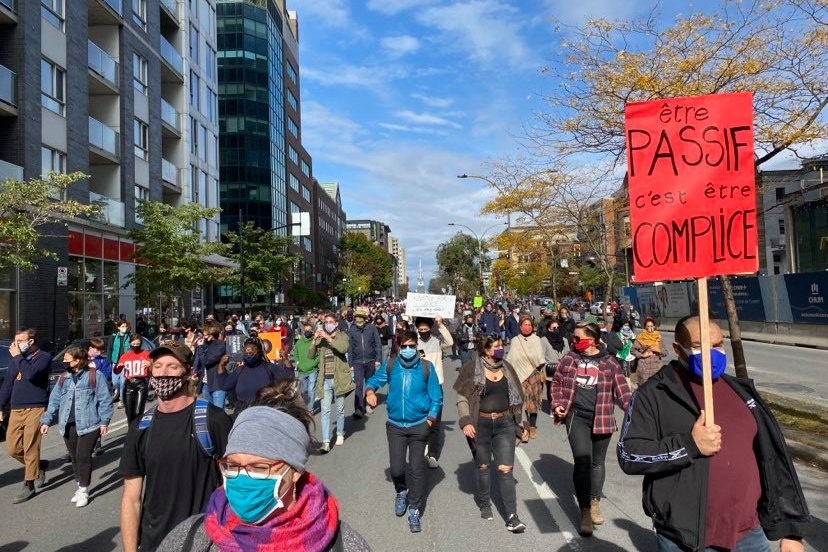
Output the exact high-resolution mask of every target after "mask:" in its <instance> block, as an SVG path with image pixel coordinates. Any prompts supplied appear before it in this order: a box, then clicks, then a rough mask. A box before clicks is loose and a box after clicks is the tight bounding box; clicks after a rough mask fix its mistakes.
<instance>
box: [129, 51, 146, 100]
mask: <svg viewBox="0 0 828 552" xmlns="http://www.w3.org/2000/svg"><path fill="white" fill-rule="evenodd" d="M132 80H133V81H134V83H135V89H136V90H138V91H139V92H141V93H142V94H146V93H147V82H148V81H147V59H146V58H145V57H143V56H141V55H139V54H136V53H135V52H133V53H132Z"/></svg>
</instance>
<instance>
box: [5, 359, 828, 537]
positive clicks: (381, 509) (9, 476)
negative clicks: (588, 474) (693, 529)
mask: <svg viewBox="0 0 828 552" xmlns="http://www.w3.org/2000/svg"><path fill="white" fill-rule="evenodd" d="M792 364H793V365H798V364H801V363H797V362H794V363H792ZM458 365H459V363H458V362H457V361H455V360H451V359H450V358H448V357H447V358H446V370H445V371H446V378H447V384H446V386H445V388H446V409H445V413H444V417H443V420H444V424H445V425H446V445H445V449H444V451H443V457H442V458H441V460H440V467H439V468H438V469H435V470H428V477H429V485H428V488H429V493H428V499H427V505H426V507H425V511H424V515H423V532H422V533H419V534H412V533H410V532H409V530H408V525H407V522H406V518H404V517H403V518H397V517H395V516H394V513H393V498H394V494H393V487H392V485H391V483H390V481H389V479H388V476H387V468H388V452H387V443H386V439H385V427H384V426H385V414H386V412H385V407H384V406H382V405H381V406H380V407H378V408H377V410H376V411H375V412H374V414H372V415H371V416H370V417H369V418H368V419H363V420H361V421H354V420H353V419H352V418H351V417H350V416H349V417H348V418H347V422H346V435H347V438H346V441H345V444H344V445H342V446H338V447H334V450H333V451H332V452H331V453H330V454H327V455H324V456H321V455H318V454H316V453H314V454H313V456H312V458H311V460H310V461H309V464H308V467H309V470H310V471H312V472H314V473H316V474H317V475H318V476H319V477H320V478H321V479H322V480H323V481H324V482H325V483H326V484H327V485H328V486H329V487H330V488H331V489H332V491H333V492H334V494H335V495H336V496H337V497H338V498H339V501H340V506H341V517H342V519H344V520H346V521H347V522H348V523H350V524H351V525H352V526H353V527H354V528H355V529H356V530H357V531H359V532H360V533H361V534H362V535H363V536H364V537H365V538H366V539H367V540H368V542H369V543H370V544H371V546H372V547H373V549H374V550H375V551H379V552H385V551H395V550H406V551H407V552H416V551H452V552H454V551H465V550H472V549H477V548H480V547H481V545H482V546H483V547H484V548H485V549H486V550H510V549H513V550H549V551H552V552H554V551H564V550H567V551H570V550H571V551H580V550H600V551H610V552H611V551H621V550H653V549H654V546H655V539H654V535H653V532H652V529H651V524H650V522H649V519H648V518H646V517H645V516H644V514H643V511H642V509H641V482H640V478H638V477H629V476H626V475H624V474H623V473H622V472H621V471H620V469H619V468H618V465H617V463H616V461H615V456H614V447H613V448H611V449H610V454H609V455H608V461H607V481H606V485H605V487H604V495H605V498H604V499H603V500H602V508H603V511H604V515H605V517H606V518H607V521H606V523H605V524H604V525H602V526H600V527H599V528H598V529H597V531H596V533H595V535H594V536H593V537H592V538H582V537H580V536H578V534H577V530H576V527H577V523H578V509H577V506H576V503H575V499H574V496H573V487H572V483H571V469H572V459H571V458H572V457H571V453H570V451H569V446H568V444H567V443H566V442H565V434H564V430H563V429H562V428H560V427H554V426H553V424H552V422H551V419H550V418H548V417H547V416H546V415H544V414H541V417H540V419H539V424H538V425H539V431H538V438H537V439H536V440H533V441H532V442H530V443H529V444H528V445H523V446H521V447H519V449H518V452H517V459H516V466H515V476H516V478H517V481H518V487H517V493H518V510H519V512H518V513H519V515H520V517H521V519H522V520H523V521H524V522H525V523H526V524H527V526H528V528H527V530H526V532H525V533H524V534H522V535H512V534H510V533H508V532H507V531H506V530H505V528H504V521H503V520H502V519H501V517H500V516H498V515H497V514H496V515H495V520H494V521H484V520H482V519H480V517H479V514H478V511H477V508H476V506H475V505H474V500H473V494H472V493H473V491H474V472H473V466H472V463H471V457H470V454H469V451H468V448H467V446H466V442H465V439H464V438H463V435H462V433H461V432H460V431H459V429H458V428H457V413H456V409H455V408H454V404H455V395H454V393H453V391H452V390H451V383H453V381H454V378H455V376H456V371H455V368H456V367H457V366H458ZM348 402H349V404H348V409H347V411H348V412H349V413H350V412H351V411H352V409H353V405H352V401H348ZM116 412H117V416H116V420H115V422H113V425H112V428H113V432H112V434H111V435H110V436H107V439H106V441H107V442H108V443H110V444H111V445H112V448H111V449H110V450H109V451H108V452H107V453H105V454H104V455H103V456H101V457H98V458H96V459H94V461H95V468H94V475H93V482H92V486H91V495H92V500H91V501H90V503H89V505H88V506H87V507H85V508H82V509H78V508H75V507H74V505H72V504H70V503H69V498H70V497H71V496H72V493H73V492H74V484H73V482H72V476H71V471H70V469H69V468H70V467H69V465H63V466H59V465H56V464H58V463H59V462H60V460H59V459H60V458H62V456H63V455H64V452H65V449H64V445H63V442H62V440H61V439H60V438H59V437H58V436H57V435H56V432H55V431H52V432H50V433H49V435H48V436H47V437H46V439H45V442H44V448H43V455H44V457H45V458H47V459H49V460H51V461H52V463H53V468H52V469H50V471H49V473H48V485H47V487H46V488H45V489H44V490H43V492H41V493H40V494H39V495H37V496H36V497H35V498H34V499H32V500H30V501H28V502H26V503H23V504H19V505H12V504H11V500H12V497H13V496H14V495H15V494H16V493H17V491H18V489H19V485H20V481H21V478H22V469H21V468H20V467H19V465H18V464H17V463H16V462H15V461H14V460H11V459H10V458H8V457H7V456H5V455H4V454H3V458H2V459H0V505H2V506H0V552H17V551H20V550H30V551H36V552H42V551H43V552H46V551H55V550H60V551H79V552H81V551H83V552H86V551H94V552H109V551H111V550H118V549H120V542H119V538H118V510H119V500H120V495H121V492H120V488H121V483H120V478H119V476H118V473H117V465H118V458H119V454H120V444H121V443H122V442H123V437H124V422H123V411H121V410H118V411H116ZM620 417H621V414H620V412H619V414H618V418H619V421H620ZM613 444H614V443H613ZM799 475H800V478H801V480H802V484H803V487H804V489H805V494H806V497H807V498H808V501H809V505H810V507H811V511H812V514H813V515H814V518H815V523H814V530H815V532H814V535H813V536H812V537H811V539H810V540H809V541H808V542H809V547H808V549H809V550H818V551H824V552H828V483H826V481H828V479H826V477H825V474H824V473H821V472H817V471H815V470H813V469H810V468H807V467H804V466H802V467H800V468H799ZM171 498H172V497H171ZM495 503H497V501H495Z"/></svg>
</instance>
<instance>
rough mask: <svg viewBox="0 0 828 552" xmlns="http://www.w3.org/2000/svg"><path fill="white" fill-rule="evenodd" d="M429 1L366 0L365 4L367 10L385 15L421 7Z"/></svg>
mask: <svg viewBox="0 0 828 552" xmlns="http://www.w3.org/2000/svg"><path fill="white" fill-rule="evenodd" d="M430 3H431V1H430V0H368V2H367V4H366V5H367V6H368V9H369V10H373V11H375V12H379V13H382V14H385V15H397V14H398V13H401V12H404V11H406V10H410V9H411V8H417V7H419V8H421V7H423V6H424V5H426V4H430Z"/></svg>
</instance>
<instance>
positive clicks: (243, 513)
mask: <svg viewBox="0 0 828 552" xmlns="http://www.w3.org/2000/svg"><path fill="white" fill-rule="evenodd" d="M283 478H284V476H283V475H280V474H277V475H271V476H270V477H269V478H267V479H253V478H252V477H250V476H249V475H247V474H246V473H244V472H242V473H240V474H239V475H238V476H236V477H233V478H230V479H228V478H227V477H225V478H224V493H225V494H226V495H227V502H229V503H230V507H231V508H232V509H233V511H234V512H235V513H236V515H237V516H239V519H241V520H242V521H243V522H245V523H250V524H254V525H255V524H257V523H261V522H263V521H264V520H265V519H267V517H268V516H270V514H272V513H273V512H274V511H275V510H276V509H277V508H281V507H283V506H284V503H282V497H281V496H279V485H280V484H281V483H282V479H283Z"/></svg>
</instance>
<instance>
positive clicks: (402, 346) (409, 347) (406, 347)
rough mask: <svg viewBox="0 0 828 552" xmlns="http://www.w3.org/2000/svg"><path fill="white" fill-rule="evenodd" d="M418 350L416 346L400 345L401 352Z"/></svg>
mask: <svg viewBox="0 0 828 552" xmlns="http://www.w3.org/2000/svg"><path fill="white" fill-rule="evenodd" d="M416 348H417V346H416V345H400V350H403V349H416Z"/></svg>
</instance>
